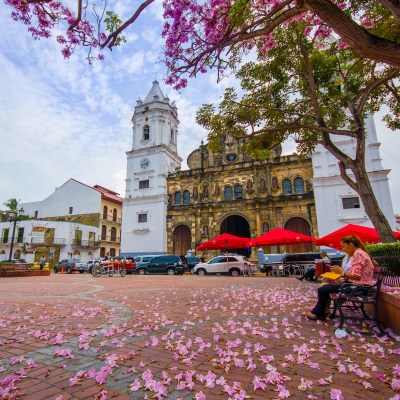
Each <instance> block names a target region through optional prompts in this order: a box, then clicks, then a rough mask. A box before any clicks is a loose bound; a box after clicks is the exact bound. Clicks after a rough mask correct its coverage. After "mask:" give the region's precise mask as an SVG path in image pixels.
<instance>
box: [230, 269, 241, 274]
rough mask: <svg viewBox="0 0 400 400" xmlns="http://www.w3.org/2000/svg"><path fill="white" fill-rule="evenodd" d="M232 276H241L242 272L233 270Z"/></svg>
mask: <svg viewBox="0 0 400 400" xmlns="http://www.w3.org/2000/svg"><path fill="white" fill-rule="evenodd" d="M229 273H230V275H231V276H239V275H240V271H239V270H238V269H231V270H230V271H229Z"/></svg>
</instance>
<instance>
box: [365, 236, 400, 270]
mask: <svg viewBox="0 0 400 400" xmlns="http://www.w3.org/2000/svg"><path fill="white" fill-rule="evenodd" d="M367 249H368V251H369V252H370V254H371V256H372V257H373V258H374V259H376V260H377V261H378V262H379V264H381V265H383V264H385V265H387V266H388V267H389V272H390V274H392V275H394V276H398V277H400V242H396V243H380V244H371V245H368V246H367Z"/></svg>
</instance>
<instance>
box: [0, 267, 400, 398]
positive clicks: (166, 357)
mask: <svg viewBox="0 0 400 400" xmlns="http://www.w3.org/2000/svg"><path fill="white" fill-rule="evenodd" d="M316 288H317V286H316V285H315V284H313V283H306V282H299V281H297V280H296V279H294V278H292V277H288V278H267V277H265V276H262V277H251V278H250V277H237V278H233V277H219V276H217V277H198V276H191V275H184V276H126V277H123V278H122V277H116V276H114V277H105V276H104V277H99V278H94V277H92V276H91V275H87V274H72V275H66V274H63V275H62V274H57V275H55V274H52V275H51V276H50V277H31V278H6V279H0V398H2V399H14V398H15V399H17V398H18V399H26V400H48V399H58V400H61V399H62V400H67V399H121V400H122V399H154V398H155V399H197V400H199V399H203V400H204V399H247V398H251V399H276V398H287V397H289V396H290V398H291V399H396V400H397V399H400V357H399V354H400V342H399V338H398V337H396V336H395V335H393V333H390V332H389V336H386V337H384V338H377V337H376V336H374V335H373V332H372V331H373V329H372V328H370V331H371V333H372V334H369V335H366V336H363V335H362V334H361V333H359V332H357V328H358V327H357V326H355V327H354V328H352V327H349V329H350V330H353V332H352V333H351V334H350V335H348V336H347V337H345V338H342V339H337V338H336V337H335V336H334V334H333V328H334V326H335V322H334V321H330V320H329V321H327V322H320V321H318V322H313V321H308V320H306V319H305V318H304V317H302V316H301V315H300V314H301V312H302V311H304V310H309V309H310V308H311V306H312V304H313V303H314V302H315V294H316ZM354 330H356V331H354Z"/></svg>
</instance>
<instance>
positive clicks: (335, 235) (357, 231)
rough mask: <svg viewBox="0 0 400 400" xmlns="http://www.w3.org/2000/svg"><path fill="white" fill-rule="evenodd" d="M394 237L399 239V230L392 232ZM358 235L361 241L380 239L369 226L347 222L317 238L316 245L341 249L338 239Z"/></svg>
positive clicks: (373, 241) (371, 241)
mask: <svg viewBox="0 0 400 400" xmlns="http://www.w3.org/2000/svg"><path fill="white" fill-rule="evenodd" d="M393 234H394V236H395V237H396V239H400V232H393ZM348 235H352V236H358V237H359V238H360V240H361V241H362V242H363V243H370V244H372V243H379V242H380V241H381V239H380V237H379V235H378V232H377V231H376V229H374V228H370V227H369V226H362V225H354V224H348V225H346V226H343V227H342V228H339V229H337V230H336V231H333V232H331V233H328V234H327V235H325V236H323V237H321V238H319V239H317V242H316V245H317V246H327V247H332V248H333V249H337V250H342V246H341V244H340V240H341V239H342V238H343V237H344V236H348Z"/></svg>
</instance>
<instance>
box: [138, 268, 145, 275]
mask: <svg viewBox="0 0 400 400" xmlns="http://www.w3.org/2000/svg"><path fill="white" fill-rule="evenodd" d="M138 274H139V275H146V270H145V269H144V268H140V269H139V270H138Z"/></svg>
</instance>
